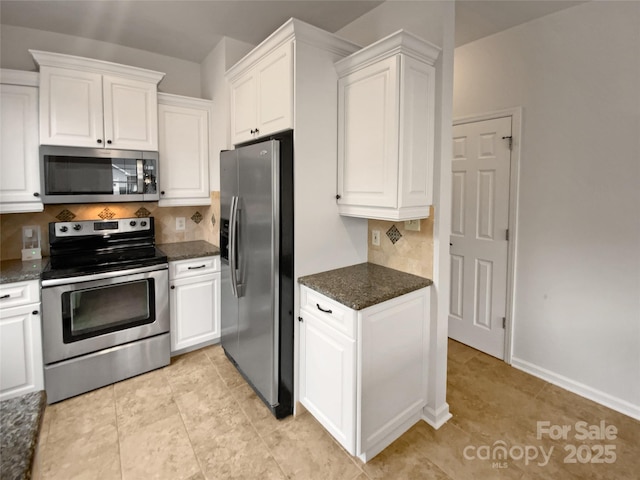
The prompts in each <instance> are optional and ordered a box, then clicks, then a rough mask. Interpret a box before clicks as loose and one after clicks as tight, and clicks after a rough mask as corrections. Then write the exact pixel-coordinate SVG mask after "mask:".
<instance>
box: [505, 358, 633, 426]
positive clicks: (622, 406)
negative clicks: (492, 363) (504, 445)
mask: <svg viewBox="0 0 640 480" xmlns="http://www.w3.org/2000/svg"><path fill="white" fill-rule="evenodd" d="M511 366H512V367H514V368H517V369H518V370H522V371H523V372H526V373H529V374H531V375H533V376H534V377H538V378H541V379H543V380H546V381H547V382H549V383H553V384H554V385H557V386H558V387H561V388H564V389H565V390H569V391H570V392H573V393H575V394H577V395H580V396H581V397H585V398H588V399H589V400H593V401H594V402H596V403H599V404H601V405H604V406H605V407H608V408H611V409H612V410H615V411H617V412H620V413H623V414H624V415H628V416H630V417H631V418H635V419H636V420H640V405H634V404H632V403H630V402H627V401H626V400H622V399H620V398H617V397H614V396H613V395H610V394H608V393H605V392H602V391H600V390H596V389H595V388H592V387H590V386H588V385H585V384H583V383H580V382H576V381H575V380H572V379H570V378H567V377H565V376H562V375H559V374H557V373H555V372H552V371H550V370H547V369H545V368H542V367H539V366H537V365H534V364H533V363H529V362H527V361H525V360H522V359H520V358H517V357H512V358H511Z"/></svg>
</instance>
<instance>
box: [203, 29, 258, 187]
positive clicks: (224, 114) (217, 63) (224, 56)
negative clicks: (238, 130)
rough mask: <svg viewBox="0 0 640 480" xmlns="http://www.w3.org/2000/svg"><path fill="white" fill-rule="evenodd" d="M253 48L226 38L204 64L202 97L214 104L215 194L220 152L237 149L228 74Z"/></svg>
mask: <svg viewBox="0 0 640 480" xmlns="http://www.w3.org/2000/svg"><path fill="white" fill-rule="evenodd" d="M253 47H254V45H250V44H248V43H244V42H240V41H238V40H234V39H232V38H228V37H224V38H223V39H222V40H221V41H220V42H218V45H216V47H215V48H214V49H213V50H211V52H210V53H209V55H207V58H205V59H204V61H203V62H202V64H201V83H202V95H203V98H208V99H210V100H213V127H212V128H213V140H212V142H213V149H212V151H213V158H212V159H211V162H210V165H209V167H210V168H209V178H210V182H209V185H210V189H211V190H212V191H219V190H220V155H219V154H220V150H226V149H230V148H233V145H232V144H231V132H230V129H229V118H230V112H229V108H230V106H229V90H228V87H227V83H226V80H225V78H224V73H225V71H227V70H228V69H229V68H230V67H231V66H233V65H234V64H235V63H236V62H237V61H238V60H240V59H241V58H242V57H243V56H244V55H245V54H246V53H247V52H249V51H250V50H251V49H252V48H253Z"/></svg>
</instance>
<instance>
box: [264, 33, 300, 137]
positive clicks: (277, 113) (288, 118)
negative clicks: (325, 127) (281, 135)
mask: <svg viewBox="0 0 640 480" xmlns="http://www.w3.org/2000/svg"><path fill="white" fill-rule="evenodd" d="M292 49H293V44H292V43H286V44H284V45H282V46H281V47H279V48H277V49H276V50H274V51H273V52H271V53H269V54H268V55H267V56H266V57H265V58H264V59H263V60H262V61H261V62H260V63H259V64H258V66H257V72H256V87H257V89H258V94H257V122H258V123H257V125H256V128H257V129H258V132H257V133H256V136H257V137H262V136H264V135H269V134H271V133H275V132H279V131H281V130H286V129H288V128H291V127H292V126H293V118H292V117H293V115H292V111H293V61H292V55H293V52H292Z"/></svg>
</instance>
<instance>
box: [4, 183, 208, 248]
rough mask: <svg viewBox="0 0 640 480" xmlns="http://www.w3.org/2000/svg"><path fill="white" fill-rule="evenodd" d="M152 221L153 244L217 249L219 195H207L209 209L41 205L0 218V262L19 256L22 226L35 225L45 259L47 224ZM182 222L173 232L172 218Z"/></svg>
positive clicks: (153, 204) (152, 204) (151, 204)
mask: <svg viewBox="0 0 640 480" xmlns="http://www.w3.org/2000/svg"><path fill="white" fill-rule="evenodd" d="M128 217H154V218H155V224H156V243H158V244H159V243H172V242H185V241H190V240H206V241H208V242H210V243H213V244H214V245H219V240H218V239H219V235H220V224H219V219H220V192H211V205H203V206H197V207H159V206H158V203H157V202H144V203H142V202H140V203H134V202H131V203H109V204H98V203H90V204H69V205H45V208H44V211H43V212H35V213H9V214H4V215H0V259H1V260H11V259H19V258H21V256H22V226H23V225H39V226H40V230H41V232H42V255H43V256H47V255H49V222H62V221H73V220H96V219H103V220H108V219H112V218H128ZM178 217H184V218H185V229H184V230H183V231H177V230H176V218H178Z"/></svg>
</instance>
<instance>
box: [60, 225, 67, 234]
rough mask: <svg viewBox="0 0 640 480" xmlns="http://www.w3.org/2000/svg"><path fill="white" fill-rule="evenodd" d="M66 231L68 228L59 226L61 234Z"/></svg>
mask: <svg viewBox="0 0 640 480" xmlns="http://www.w3.org/2000/svg"><path fill="white" fill-rule="evenodd" d="M67 230H69V228H68V227H67V226H65V225H63V226H61V227H60V231H61V232H62V233H64V232H66V231H67Z"/></svg>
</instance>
